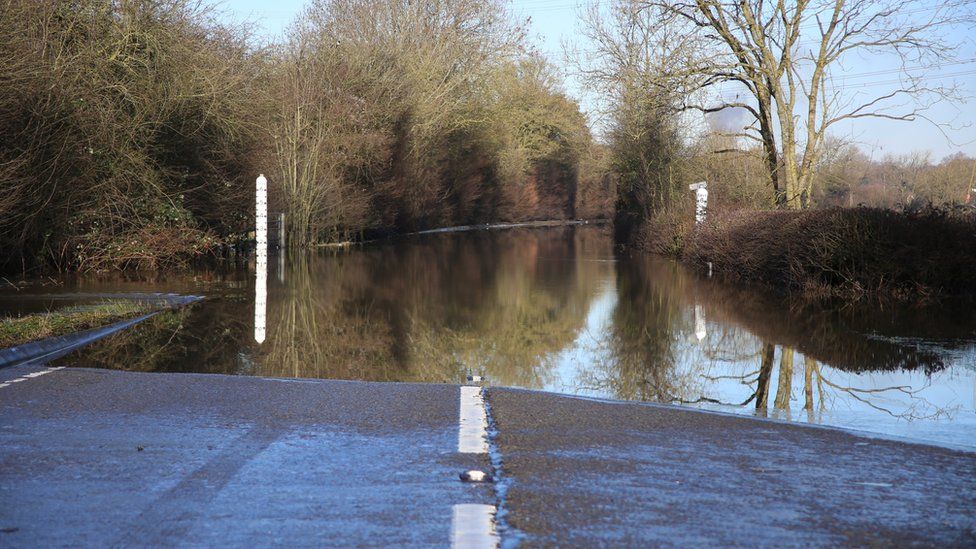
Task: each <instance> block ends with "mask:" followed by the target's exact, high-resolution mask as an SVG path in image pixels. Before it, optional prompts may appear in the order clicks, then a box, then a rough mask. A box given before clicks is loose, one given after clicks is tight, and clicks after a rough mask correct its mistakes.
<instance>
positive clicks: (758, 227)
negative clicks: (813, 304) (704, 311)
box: [647, 208, 976, 301]
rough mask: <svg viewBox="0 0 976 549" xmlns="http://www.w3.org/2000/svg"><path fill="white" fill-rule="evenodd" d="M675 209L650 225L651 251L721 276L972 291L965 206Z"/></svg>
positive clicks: (973, 230) (972, 239)
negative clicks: (680, 215)
mask: <svg viewBox="0 0 976 549" xmlns="http://www.w3.org/2000/svg"><path fill="white" fill-rule="evenodd" d="M672 217H674V216H673V215H670V216H668V215H666V216H662V218H661V219H658V220H655V222H654V223H651V224H649V231H650V232H652V233H654V234H655V237H654V238H653V239H649V240H648V244H649V245H648V246H647V248H648V249H649V251H655V252H658V253H664V254H666V255H671V256H673V257H678V258H679V259H681V260H682V261H683V262H685V263H686V264H689V265H691V266H693V267H694V268H696V269H697V270H699V271H703V272H704V271H707V269H708V264H709V263H711V264H712V269H713V271H714V272H715V273H716V274H718V275H721V276H723V277H726V278H731V279H734V280H740V281H743V282H750V283H760V284H765V285H768V286H771V287H773V288H775V289H777V290H780V291H783V292H790V293H802V294H804V295H806V296H809V297H815V298H842V299H848V300H856V299H861V298H864V297H868V296H871V297H878V298H884V299H895V300H899V301H919V300H925V299H928V298H932V297H937V296H958V295H967V296H972V295H976V276H974V275H976V213H974V212H973V211H971V210H969V211H961V210H960V211H944V210H926V211H923V212H895V211H891V210H884V209H876V208H851V209H846V208H831V209H823V210H808V211H800V212H794V211H745V210H739V211H730V212H722V213H716V214H713V215H711V216H710V218H709V220H708V222H707V224H705V225H704V226H701V227H697V228H695V227H693V226H691V225H690V224H686V223H677V222H674V221H673V220H672Z"/></svg>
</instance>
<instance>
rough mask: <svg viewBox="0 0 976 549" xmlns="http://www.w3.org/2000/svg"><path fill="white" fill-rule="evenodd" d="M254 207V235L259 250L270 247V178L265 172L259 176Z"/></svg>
mask: <svg viewBox="0 0 976 549" xmlns="http://www.w3.org/2000/svg"><path fill="white" fill-rule="evenodd" d="M256 183H257V189H256V193H255V208H254V236H255V237H256V238H257V244H258V250H259V251H260V249H261V248H262V246H263V247H264V249H265V251H267V249H268V180H267V179H266V178H265V177H264V174H261V175H259V176H258V180H257V182H256Z"/></svg>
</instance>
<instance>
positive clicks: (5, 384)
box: [0, 366, 64, 389]
mask: <svg viewBox="0 0 976 549" xmlns="http://www.w3.org/2000/svg"><path fill="white" fill-rule="evenodd" d="M63 369H64V366H58V367H57V368H46V369H44V370H41V371H39V372H31V373H29V374H24V375H22V376H20V377H18V378H17V379H11V380H8V381H4V382H3V383H0V389H2V388H4V387H9V386H11V385H13V384H14V383H20V382H21V381H27V380H29V379H34V378H35V377H40V376H42V375H44V374H50V373H51V372H57V371H58V370H63Z"/></svg>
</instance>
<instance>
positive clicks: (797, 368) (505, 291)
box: [0, 226, 976, 448]
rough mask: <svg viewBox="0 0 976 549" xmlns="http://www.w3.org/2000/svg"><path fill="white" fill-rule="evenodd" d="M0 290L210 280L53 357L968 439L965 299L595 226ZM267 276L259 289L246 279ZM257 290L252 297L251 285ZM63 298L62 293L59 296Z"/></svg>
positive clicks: (975, 436)
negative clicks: (618, 240)
mask: <svg viewBox="0 0 976 549" xmlns="http://www.w3.org/2000/svg"><path fill="white" fill-rule="evenodd" d="M265 276H266V280H265V283H264V284H262V283H261V282H262V281H261V280H260V279H261V277H260V276H256V274H255V266H254V265H253V263H252V264H251V265H238V266H237V267H224V268H221V269H212V270H200V271H196V272H193V273H185V274H149V275H139V274H129V275H126V276H125V277H122V278H120V277H107V278H97V277H81V278H67V279H64V280H63V281H61V283H60V284H57V285H55V284H49V285H48V286H45V287H40V288H27V289H23V290H21V291H20V292H12V290H3V291H2V293H0V311H2V312H4V313H9V312H13V311H17V312H24V311H29V310H36V309H39V308H52V307H54V306H56V302H59V300H58V299H56V298H54V297H53V294H63V293H70V294H73V295H75V296H76V297H75V298H73V299H75V300H84V299H86V298H85V297H84V296H90V295H91V294H99V293H112V294H115V293H118V292H150V291H151V292H177V293H183V294H200V295H205V296H206V297H207V299H206V300H205V301H204V302H202V303H199V304H196V305H193V306H191V307H188V308H185V309H182V310H179V311H176V312H168V313H164V314H161V315H158V316H156V317H154V318H152V319H150V320H148V321H146V322H144V323H142V324H140V325H138V326H136V327H135V328H132V329H130V330H128V331H126V332H123V333H120V334H118V335H116V336H113V337H111V338H109V339H106V340H103V341H101V342H98V343H96V344H94V345H92V346H90V347H88V348H86V349H84V350H82V351H79V352H76V353H74V354H72V355H69V356H67V357H65V358H63V359H61V360H59V361H58V362H57V364H54V365H55V366H86V367H98V368H114V369H126V370H138V371H165V372H208V373H225V374H241V375H259V376H275V377H305V378H330V379H351V380H370V381H427V382H449V383H458V382H461V381H463V380H464V379H465V378H466V376H468V375H482V376H484V377H485V378H486V379H487V381H488V383H489V384H491V385H493V386H512V387H524V388H530V389H543V390H548V391H555V392H560V393H567V394H573V395H583V396H590V397H598V398H610V399H624V400H637V401H648V402H661V403H673V404H682V405H687V406H697V407H703V408H708V409H713V410H719V411H724V412H731V413H737V414H756V415H760V416H765V417H772V418H778V419H782V420H788V421H799V422H809V423H817V424H825V425H834V426H841V427H846V428H851V429H858V430H864V431H869V432H874V433H880V434H884V435H888V436H895V437H906V438H910V439H914V440H922V441H928V442H934V443H938V444H942V445H947V446H952V447H962V448H976V402H974V401H976V307H974V306H973V304H971V303H970V304H963V303H950V304H942V305H940V306H939V307H937V308H934V307H930V308H918V307H914V308H890V307H887V308H884V307H874V306H872V307H868V306H859V307H825V306H811V305H803V304H800V303H797V302H791V301H790V300H788V299H786V298H783V297H779V296H776V295H773V294H771V293H770V292H767V291H762V290H757V289H755V288H742V287H737V286H732V285H729V284H727V283H723V282H721V281H720V280H718V279H706V278H703V277H700V276H698V275H696V274H694V273H690V272H688V271H686V270H685V269H683V268H682V267H680V266H679V265H677V264H675V263H673V262H670V261H667V260H664V259H661V258H656V257H650V256H644V255H638V256H619V255H615V254H614V252H613V249H612V245H611V237H610V233H609V230H608V229H607V228H601V227H593V226H584V227H564V228H546V229H510V230H500V231H481V232H469V233H448V234H433V235H423V236H417V237H413V238H406V239H400V240H396V241H392V242H388V243H381V244H373V245H368V246H365V247H362V248H359V249H352V250H348V251H338V252H337V251H324V250H323V251H319V252H317V253H310V254H304V255H301V256H292V257H287V258H285V257H281V256H276V255H272V256H271V257H269V261H268V271H267V273H266V275H265ZM262 287H265V288H266V296H265V295H260V294H263V293H264V292H260V291H257V292H256V290H259V289H261V288H262ZM256 294H259V295H256ZM60 301H61V302H70V301H71V299H61V300H60Z"/></svg>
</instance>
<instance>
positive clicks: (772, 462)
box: [0, 366, 976, 547]
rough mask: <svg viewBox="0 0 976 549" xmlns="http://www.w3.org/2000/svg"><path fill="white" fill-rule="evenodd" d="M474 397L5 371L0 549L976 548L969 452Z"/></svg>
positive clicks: (557, 400)
mask: <svg viewBox="0 0 976 549" xmlns="http://www.w3.org/2000/svg"><path fill="white" fill-rule="evenodd" d="M484 394H485V395H486V398H485V399H484V400H485V401H487V408H486V407H485V405H484V402H483V400H482V393H481V392H480V391H478V390H477V389H474V388H465V387H458V386H457V385H425V384H400V383H359V382H343V381H325V380H275V379H265V378H253V377H233V376H218V375H195V374H142V373H129V372H118V371H108V370H89V369H73V368H67V369H51V368H45V367H42V366H41V367H37V366H35V367H14V368H7V369H3V370H0V546H3V547H36V546H60V545H83V546H90V545H99V546H101V545H113V546H149V545H152V546H159V545H162V546H175V545H180V546H211V545H231V546H252V545H257V546H265V545H288V546H295V545H297V546H322V545H342V546H345V545H370V546H377V545H409V546H447V545H451V544H454V545H457V546H485V545H487V546H491V545H493V544H496V543H498V542H499V541H500V543H501V544H502V545H503V546H513V545H524V546H551V545H564V546H606V545H612V546H621V545H630V546H646V545H701V544H710V545H715V544H722V545H742V546H745V545H749V546H754V545H766V546H770V545H775V546H782V545H818V546H823V545H913V544H921V545H933V546H934V545H938V546H952V545H956V546H973V545H974V544H976V512H974V509H976V454H973V453H967V452H959V451H953V450H948V449H942V448H937V447H932V446H924V445H915V444H907V443H901V442H893V441H887V440H879V439H874V438H864V437H860V436H857V435H855V434H851V433H847V432H844V431H839V430H834V429H825V428H814V427H807V426H802V425H789V424H783V423H778V422H772V421H765V420H758V419H751V418H743V417H731V416H725V415H721V414H714V413H708V412H700V411H696V410H687V409H680V408H674V407H668V406H648V405H640V404H626V403H612V402H601V401H591V400H584V399H577V398H571V397H561V396H556V395H549V394H545V393H536V392H529V391H520V390H509V389H496V388H489V389H488V390H487V391H486V392H485V393H484ZM489 422H490V424H489ZM486 432H487V433H490V437H489V440H486V439H485V433H486ZM469 469H478V470H482V471H486V472H488V473H489V474H492V475H494V476H495V477H496V480H497V482H496V483H493V484H491V483H488V484H472V483H464V482H461V481H460V480H459V478H458V475H459V473H461V472H463V471H467V470H469ZM496 507H497V517H498V524H497V528H496V527H495V526H494V525H492V524H491V523H490V522H489V519H490V518H491V515H492V514H494V512H495V510H496Z"/></svg>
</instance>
